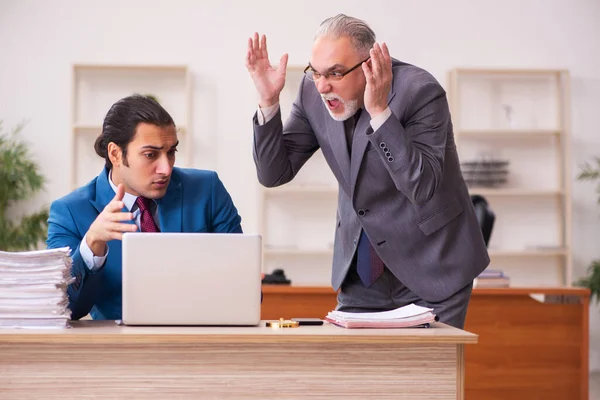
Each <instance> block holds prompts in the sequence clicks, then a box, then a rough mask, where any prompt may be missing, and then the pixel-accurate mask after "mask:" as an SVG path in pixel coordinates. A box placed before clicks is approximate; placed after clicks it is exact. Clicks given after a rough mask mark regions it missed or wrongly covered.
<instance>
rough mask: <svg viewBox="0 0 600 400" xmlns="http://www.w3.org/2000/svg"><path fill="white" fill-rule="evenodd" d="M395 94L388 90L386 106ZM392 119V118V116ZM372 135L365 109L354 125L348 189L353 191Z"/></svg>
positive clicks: (369, 119) (369, 118)
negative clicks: (369, 137)
mask: <svg viewBox="0 0 600 400" xmlns="http://www.w3.org/2000/svg"><path fill="white" fill-rule="evenodd" d="M394 96H395V93H394V92H393V90H390V94H389V95H388V101H387V103H388V105H389V104H390V102H391V101H392V99H393V98H394ZM392 117H393V116H392ZM372 133H373V128H372V127H371V116H370V115H369V113H368V112H367V110H366V109H363V112H362V113H361V115H360V118H359V119H358V122H357V123H356V128H355V129H354V137H353V139H352V159H351V160H350V188H351V190H352V191H354V188H355V185H356V179H357V178H358V172H359V171H360V166H361V164H362V160H363V157H364V155H365V150H366V149H367V145H368V144H369V139H368V136H367V135H370V134H372Z"/></svg>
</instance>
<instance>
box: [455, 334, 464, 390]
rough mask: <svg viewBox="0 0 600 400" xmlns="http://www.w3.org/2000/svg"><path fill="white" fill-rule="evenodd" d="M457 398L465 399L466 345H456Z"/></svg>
mask: <svg viewBox="0 0 600 400" xmlns="http://www.w3.org/2000/svg"><path fill="white" fill-rule="evenodd" d="M456 398H457V399H458V400H464V398H465V345H464V344H457V345H456Z"/></svg>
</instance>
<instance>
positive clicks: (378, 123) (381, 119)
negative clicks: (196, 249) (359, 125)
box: [371, 107, 392, 131]
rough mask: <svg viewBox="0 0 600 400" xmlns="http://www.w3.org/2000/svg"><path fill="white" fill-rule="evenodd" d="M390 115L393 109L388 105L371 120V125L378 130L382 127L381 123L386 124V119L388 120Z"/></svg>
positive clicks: (374, 129)
mask: <svg viewBox="0 0 600 400" xmlns="http://www.w3.org/2000/svg"><path fill="white" fill-rule="evenodd" d="M390 115H392V110H390V108H389V107H387V108H386V109H385V110H383V112H382V113H381V114H379V115H378V116H376V117H375V118H373V119H372V120H371V127H372V128H373V131H376V130H377V129H379V128H381V125H383V124H385V121H387V119H388V118H389V117H390Z"/></svg>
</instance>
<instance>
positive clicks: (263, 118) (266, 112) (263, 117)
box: [256, 103, 279, 125]
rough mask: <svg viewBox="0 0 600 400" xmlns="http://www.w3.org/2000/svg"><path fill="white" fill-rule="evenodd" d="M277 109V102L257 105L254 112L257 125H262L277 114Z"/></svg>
mask: <svg viewBox="0 0 600 400" xmlns="http://www.w3.org/2000/svg"><path fill="white" fill-rule="evenodd" d="M277 111H279V103H275V104H273V105H272V106H270V107H265V108H261V107H260V106H259V107H258V112H257V113H256V117H257V119H258V124H259V125H264V124H266V123H267V122H269V121H270V120H272V119H273V117H274V116H275V115H277Z"/></svg>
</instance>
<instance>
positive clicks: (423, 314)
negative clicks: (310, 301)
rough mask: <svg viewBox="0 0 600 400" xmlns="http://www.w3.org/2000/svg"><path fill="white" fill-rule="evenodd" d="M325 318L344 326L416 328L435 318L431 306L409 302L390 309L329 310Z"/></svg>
mask: <svg viewBox="0 0 600 400" xmlns="http://www.w3.org/2000/svg"><path fill="white" fill-rule="evenodd" d="M325 320H326V321H328V322H330V323H332V324H334V325H338V326H341V327H344V328H416V327H424V326H428V324H430V323H432V322H435V321H436V320H437V317H436V315H435V314H434V313H433V309H432V308H427V307H421V306H418V305H416V304H409V305H407V306H404V307H399V308H396V309H394V310H390V311H381V312H371V313H352V312H344V311H330V312H329V313H328V314H327V316H326V317H325Z"/></svg>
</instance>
